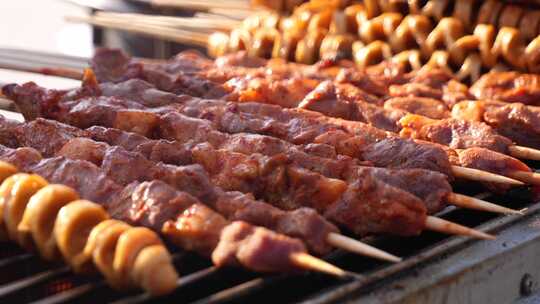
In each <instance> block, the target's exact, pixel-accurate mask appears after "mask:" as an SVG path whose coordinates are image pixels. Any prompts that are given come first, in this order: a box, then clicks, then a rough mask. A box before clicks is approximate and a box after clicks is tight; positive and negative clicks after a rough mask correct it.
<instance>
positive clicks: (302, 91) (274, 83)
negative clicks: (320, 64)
mask: <svg viewBox="0 0 540 304" xmlns="http://www.w3.org/2000/svg"><path fill="white" fill-rule="evenodd" d="M317 84H318V81H315V80H311V79H298V78H288V79H284V80H280V79H273V78H272V77H265V78H261V77H257V78H245V77H238V78H232V79H230V80H229V81H227V82H226V83H225V84H224V87H225V90H227V91H228V92H229V94H228V95H227V96H226V97H225V99H226V100H233V101H240V102H249V101H254V102H261V103H269V104H276V105H279V106H282V107H286V108H294V107H296V106H297V105H298V104H299V103H300V102H301V101H302V99H303V98H304V96H306V95H307V94H308V93H309V92H310V91H312V90H313V88H315V86H317ZM194 96H201V95H194Z"/></svg>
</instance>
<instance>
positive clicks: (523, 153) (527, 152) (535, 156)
mask: <svg viewBox="0 0 540 304" xmlns="http://www.w3.org/2000/svg"><path fill="white" fill-rule="evenodd" d="M508 151H509V152H510V155H512V156H513V157H515V158H521V159H530V160H540V150H537V149H533V148H529V147H523V146H510V147H508Z"/></svg>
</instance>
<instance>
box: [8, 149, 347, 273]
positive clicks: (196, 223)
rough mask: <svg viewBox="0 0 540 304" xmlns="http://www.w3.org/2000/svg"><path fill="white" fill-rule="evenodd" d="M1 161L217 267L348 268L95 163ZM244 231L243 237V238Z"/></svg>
mask: <svg viewBox="0 0 540 304" xmlns="http://www.w3.org/2000/svg"><path fill="white" fill-rule="evenodd" d="M0 159H1V160H2V161H5V162H9V163H12V164H14V165H16V166H17V167H18V168H21V170H24V171H27V172H33V173H36V174H39V175H41V176H43V177H44V178H46V179H47V180H50V181H51V182H56V183H61V184H66V185H68V186H70V187H72V188H73V189H75V190H76V191H78V192H79V193H80V195H81V197H82V198H84V199H92V200H93V201H97V202H100V205H102V206H103V207H105V209H107V211H108V212H110V214H111V215H112V217H113V218H117V219H119V220H123V221H125V222H128V223H133V224H136V225H138V226H145V227H148V228H150V229H152V230H155V231H157V232H162V233H163V234H164V236H165V237H166V238H167V239H168V240H169V241H171V242H172V243H174V244H176V245H179V246H180V247H182V248H184V249H187V250H193V251H197V252H199V253H201V254H203V255H206V256H212V259H213V261H214V263H216V265H218V266H223V265H242V266H244V267H247V268H249V269H251V270H255V271H262V272H269V271H291V270H292V271H294V270H296V269H313V270H317V271H321V272H326V273H330V274H332V275H337V276H346V275H347V272H345V271H344V270H341V269H339V268H337V267H335V266H333V265H330V264H328V263H327V262H325V261H323V260H319V259H317V258H315V257H312V256H309V255H308V254H307V253H306V249H305V247H304V246H303V244H302V243H301V242H300V241H298V240H296V239H293V238H289V237H286V236H283V235H280V234H277V233H275V232H272V231H270V230H267V229H264V228H261V227H256V226H251V225H249V224H247V223H245V222H242V221H236V222H232V223H231V222H229V221H227V220H226V219H225V218H224V217H222V216H221V215H219V214H218V213H216V212H214V211H213V210H212V209H210V208H208V207H206V206H205V205H203V204H202V203H200V202H199V201H198V200H197V199H196V198H194V197H192V196H191V195H189V194H187V193H184V192H180V191H176V190H174V189H173V188H171V187H170V186H168V185H167V184H165V183H163V182H160V181H149V182H144V183H132V184H130V185H128V186H126V187H122V186H120V185H118V184H116V183H114V182H113V181H112V180H110V179H109V178H108V177H107V176H106V175H105V174H104V173H103V172H102V171H101V170H100V169H99V168H98V167H96V166H95V165H93V164H92V163H89V162H87V161H80V160H69V159H66V158H65V157H55V158H42V157H41V155H40V154H39V152H37V151H36V150H34V149H31V148H18V149H11V148H7V147H5V146H0ZM74 177H76V178H74ZM156 206H160V208H155V207H156ZM242 233H245V235H244V237H239V235H238V234H242ZM235 236H236V237H237V238H238V237H239V238H238V239H237V242H236V243H233V244H230V242H231V238H233V239H234V237H235ZM261 241H262V242H263V243H265V242H269V243H267V245H269V246H272V247H274V249H275V251H272V252H280V254H275V255H272V256H271V257H268V256H265V249H264V248H261V247H260V246H257V245H256V243H257V242H261ZM231 245H232V246H231ZM254 245H255V246H254ZM244 246H247V248H250V250H249V251H244V252H243V253H242V254H241V252H242V250H246V247H244ZM263 247H264V246H263ZM242 248H243V249H242ZM265 248H268V247H265ZM266 252H267V251H266Z"/></svg>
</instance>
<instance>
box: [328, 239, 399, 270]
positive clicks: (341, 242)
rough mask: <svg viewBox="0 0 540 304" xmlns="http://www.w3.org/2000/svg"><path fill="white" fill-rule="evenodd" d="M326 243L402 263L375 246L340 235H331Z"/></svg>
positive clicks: (397, 258)
mask: <svg viewBox="0 0 540 304" xmlns="http://www.w3.org/2000/svg"><path fill="white" fill-rule="evenodd" d="M326 241H327V242H328V243H329V244H331V245H332V246H334V247H336V248H340V249H343V250H346V251H349V252H353V253H357V254H360V255H364V256H369V257H373V258H377V259H380V260H385V261H389V262H394V263H397V262H401V260H402V259H401V258H400V257H397V256H395V255H392V254H390V253H388V252H386V251H383V250H380V249H378V248H375V247H373V246H370V245H367V244H365V243H362V242H359V241H357V240H354V239H351V238H349V237H346V236H344V235H341V234H339V233H330V234H329V235H328V237H327V239H326Z"/></svg>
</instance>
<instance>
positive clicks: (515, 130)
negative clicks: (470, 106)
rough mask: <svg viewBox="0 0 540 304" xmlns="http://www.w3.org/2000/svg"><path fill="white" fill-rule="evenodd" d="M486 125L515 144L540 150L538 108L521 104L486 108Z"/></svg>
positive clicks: (539, 116) (539, 111) (539, 109)
mask: <svg viewBox="0 0 540 304" xmlns="http://www.w3.org/2000/svg"><path fill="white" fill-rule="evenodd" d="M483 118H484V120H485V121H486V123H488V124H489V125H490V126H492V127H493V128H495V129H496V130H497V132H498V133H500V134H502V135H504V136H507V137H508V138H511V139H512V140H513V141H514V142H515V143H516V144H518V145H524V146H527V147H532V148H537V149H538V148H540V108H537V107H532V106H526V105H524V104H521V103H512V104H506V105H503V106H499V105H497V106H489V105H488V106H486V107H485V112H484V116H483Z"/></svg>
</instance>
